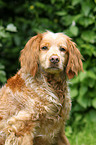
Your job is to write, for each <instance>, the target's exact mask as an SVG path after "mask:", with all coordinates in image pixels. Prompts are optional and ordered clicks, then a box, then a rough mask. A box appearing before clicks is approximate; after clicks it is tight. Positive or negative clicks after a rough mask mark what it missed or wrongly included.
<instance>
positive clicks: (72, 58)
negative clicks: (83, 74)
mask: <svg viewBox="0 0 96 145" xmlns="http://www.w3.org/2000/svg"><path fill="white" fill-rule="evenodd" d="M67 47H68V63H67V67H66V73H67V76H68V78H69V79H71V78H73V77H74V75H77V74H78V72H80V71H83V65H82V59H83V57H82V55H81V53H80V51H79V50H78V49H77V48H76V44H75V43H74V42H72V41H71V39H70V38H69V37H68V38H67Z"/></svg>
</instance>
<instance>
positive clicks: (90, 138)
mask: <svg viewBox="0 0 96 145" xmlns="http://www.w3.org/2000/svg"><path fill="white" fill-rule="evenodd" d="M95 126H96V123H92V122H91V123H87V124H86V125H85V126H83V128H82V129H80V128H76V127H75V128H74V131H72V130H71V131H70V128H69V127H67V128H66V132H67V134H66V135H67V136H68V138H69V141H70V144H71V145H95V144H96V127H95Z"/></svg>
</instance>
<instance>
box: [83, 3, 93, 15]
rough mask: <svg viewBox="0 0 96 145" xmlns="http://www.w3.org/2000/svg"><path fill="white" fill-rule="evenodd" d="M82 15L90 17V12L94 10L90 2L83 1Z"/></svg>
mask: <svg viewBox="0 0 96 145" xmlns="http://www.w3.org/2000/svg"><path fill="white" fill-rule="evenodd" d="M81 4H82V10H81V11H82V13H83V14H84V15H85V16H88V14H89V13H90V10H91V9H92V3H91V2H89V1H83V2H82V3H81Z"/></svg>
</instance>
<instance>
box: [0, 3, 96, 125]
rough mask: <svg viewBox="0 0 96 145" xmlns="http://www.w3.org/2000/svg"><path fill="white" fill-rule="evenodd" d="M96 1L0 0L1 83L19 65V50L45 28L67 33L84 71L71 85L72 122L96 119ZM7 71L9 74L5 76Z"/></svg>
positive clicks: (77, 122) (78, 122)
mask: <svg viewBox="0 0 96 145" xmlns="http://www.w3.org/2000/svg"><path fill="white" fill-rule="evenodd" d="M95 3H96V0H86V1H83V0H71V1H70V0H49V1H44V0H33V1H30V0H27V1H22V0H21V1H13V0H10V1H9V2H7V0H5V1H3V0H0V13H2V14H3V16H2V17H1V19H0V40H1V42H0V82H1V83H4V82H5V81H6V77H7V78H8V77H10V76H11V75H13V74H14V73H15V72H16V70H17V68H19V62H18V57H19V53H20V50H21V49H22V48H23V47H24V45H25V43H26V42H27V41H28V39H29V38H30V37H32V36H33V35H35V34H36V33H39V32H43V31H45V30H46V29H48V30H51V31H54V32H64V33H65V34H67V35H68V36H70V37H72V38H73V40H74V42H76V44H77V46H78V48H79V49H80V51H81V54H82V55H83V57H84V61H83V64H84V72H81V73H80V74H79V76H78V77H75V78H74V79H73V80H72V81H71V82H72V84H70V88H71V96H72V104H73V107H72V112H71V113H72V115H71V119H70V120H71V124H73V125H74V122H75V125H76V124H77V125H78V124H80V123H81V120H82V121H83V123H86V122H88V121H89V120H90V121H93V122H95V121H96V115H95V114H96V47H95V46H96V35H95V34H96V19H95V18H96V17H95V12H96V7H95ZM5 72H6V75H5Z"/></svg>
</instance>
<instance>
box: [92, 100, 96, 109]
mask: <svg viewBox="0 0 96 145" xmlns="http://www.w3.org/2000/svg"><path fill="white" fill-rule="evenodd" d="M92 106H93V107H94V108H95V109H96V98H94V99H93V100H92Z"/></svg>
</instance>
